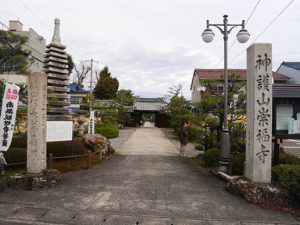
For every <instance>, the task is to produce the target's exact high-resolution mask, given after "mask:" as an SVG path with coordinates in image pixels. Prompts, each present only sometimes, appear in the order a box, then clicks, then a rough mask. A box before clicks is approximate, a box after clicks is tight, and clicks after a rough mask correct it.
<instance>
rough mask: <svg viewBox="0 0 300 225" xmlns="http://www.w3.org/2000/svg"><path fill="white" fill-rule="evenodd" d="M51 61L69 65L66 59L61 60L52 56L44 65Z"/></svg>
mask: <svg viewBox="0 0 300 225" xmlns="http://www.w3.org/2000/svg"><path fill="white" fill-rule="evenodd" d="M49 61H51V62H58V63H64V64H68V60H66V59H60V58H57V57H52V56H49V57H48V58H46V59H45V61H44V63H47V62H49Z"/></svg>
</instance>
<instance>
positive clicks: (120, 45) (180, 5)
mask: <svg viewBox="0 0 300 225" xmlns="http://www.w3.org/2000/svg"><path fill="white" fill-rule="evenodd" d="M290 2H291V0H261V1H259V4H258V5H257V3H258V0H239V1H238V0H235V1H234V0H226V1H224V0H209V1H207V0H126V1H125V0H97V1H96V0H94V1H92V0H85V1H76V0H42V1H41V0H1V8H0V21H1V22H2V23H4V24H6V25H8V21H9V20H17V19H19V20H20V21H21V22H22V23H23V30H28V29H29V27H31V28H33V29H34V30H35V31H36V32H37V33H39V34H40V35H42V36H43V37H44V38H46V40H47V44H48V43H50V42H51V39H52V35H53V29H54V19H55V18H59V19H60V21H61V30H60V32H61V40H62V44H64V45H66V46H67V52H68V53H70V54H71V55H72V56H73V59H74V61H75V62H76V63H79V61H80V60H89V59H91V58H93V59H94V60H97V61H99V63H98V64H95V69H98V70H100V69H101V68H102V67H103V66H105V65H107V66H108V67H109V69H110V71H111V73H112V76H113V77H117V78H118V80H119V82H120V88H125V89H131V90H132V91H133V92H134V94H135V95H139V96H141V97H160V96H163V95H165V94H166V93H167V90H168V88H169V87H171V86H174V85H178V84H182V86H183V94H184V96H185V97H187V98H188V99H190V97H191V94H190V90H189V87H190V84H191V79H192V75H193V71H194V69H195V68H202V69H209V68H223V61H222V56H223V54H224V52H223V51H224V49H223V36H222V35H221V33H220V32H219V31H218V30H216V29H214V32H215V39H214V41H213V42H211V43H209V44H207V43H204V42H203V41H202V38H201V34H202V32H203V30H204V29H205V28H206V20H207V19H209V20H210V22H211V23H222V22H223V15H224V14H227V15H228V16H229V17H228V19H229V23H232V24H237V23H241V21H242V20H243V19H244V20H247V19H248V18H249V16H250V14H251V12H252V11H253V9H254V7H255V6H256V5H257V8H256V10H255V11H254V12H253V14H252V16H251V17H250V19H249V21H248V24H247V26H246V29H248V31H249V33H250V34H251V37H250V39H249V41H248V42H247V43H245V44H240V43H239V42H235V44H234V45H233V46H232V48H231V49H230V52H229V56H228V57H229V60H228V63H229V68H246V51H245V50H246V48H247V47H248V46H249V45H251V44H252V43H253V41H254V40H255V39H256V38H257V36H258V35H259V34H260V33H261V32H262V31H263V30H264V29H265V28H266V27H267V26H268V24H270V23H271V22H272V20H273V19H274V18H275V17H277V16H278V15H279V14H280V12H282V10H283V9H284V8H285V7H286V6H287V5H288V4H289V3H290ZM299 27H300V1H298V0H295V1H293V2H292V4H290V6H289V7H288V8H287V9H286V11H284V12H283V14H282V15H281V16H279V18H278V19H277V20H276V21H275V22H274V23H273V24H272V25H271V26H270V27H268V28H267V30H266V31H265V32H264V33H263V34H262V35H261V36H260V37H259V38H258V39H257V40H256V41H255V42H260V43H262V42H267V43H272V45H273V70H274V71H276V70H277V68H278V67H279V65H280V64H281V62H282V61H300V44H299V40H300V31H299ZM238 31H239V28H235V29H234V30H233V31H232V33H231V34H230V35H229V46H231V44H232V43H233V42H234V40H235V36H236V34H237V32H238Z"/></svg>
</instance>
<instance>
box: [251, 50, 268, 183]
mask: <svg viewBox="0 0 300 225" xmlns="http://www.w3.org/2000/svg"><path fill="white" fill-rule="evenodd" d="M271 159H272V45H271V44H253V45H251V46H250V47H249V48H248V49H247V143H246V162H245V176H246V177H247V178H249V179H250V180H251V181H252V182H258V183H270V182H271Z"/></svg>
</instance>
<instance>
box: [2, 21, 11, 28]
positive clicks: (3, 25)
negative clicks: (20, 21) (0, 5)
mask: <svg viewBox="0 0 300 225" xmlns="http://www.w3.org/2000/svg"><path fill="white" fill-rule="evenodd" d="M0 24H1V25H2V27H6V29H9V28H8V26H6V25H5V23H3V22H2V21H1V20H0Z"/></svg>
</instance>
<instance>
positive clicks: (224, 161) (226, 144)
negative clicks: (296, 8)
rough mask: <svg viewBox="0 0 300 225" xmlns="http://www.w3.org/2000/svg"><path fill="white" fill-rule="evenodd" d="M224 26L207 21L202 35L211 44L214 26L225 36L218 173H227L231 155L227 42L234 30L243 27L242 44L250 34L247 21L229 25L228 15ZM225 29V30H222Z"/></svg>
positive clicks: (239, 33) (238, 36) (225, 16)
mask: <svg viewBox="0 0 300 225" xmlns="http://www.w3.org/2000/svg"><path fill="white" fill-rule="evenodd" d="M223 17H224V20H223V22H224V23H223V24H210V23H209V20H206V29H205V30H204V32H203V33H202V39H203V41H205V42H206V43H209V42H211V41H212V40H213V39H214V36H215V34H214V32H213V31H212V30H211V29H210V28H209V27H210V26H214V27H216V28H218V29H219V30H220V31H221V33H222V34H223V36H224V127H223V130H222V136H221V140H222V142H221V152H220V167H219V168H218V171H220V172H224V173H227V169H228V164H229V155H230V141H229V130H228V126H227V108H228V71H227V41H228V34H229V33H230V32H231V31H232V29H233V28H235V27H239V26H241V27H242V29H241V30H240V31H239V32H238V34H237V35H236V37H237V39H238V41H239V42H240V43H245V42H247V41H248V39H249V36H250V34H249V33H248V31H247V30H246V29H245V21H244V20H243V21H242V24H228V19H227V17H228V16H227V15H224V16H223ZM222 27H223V29H222Z"/></svg>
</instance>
